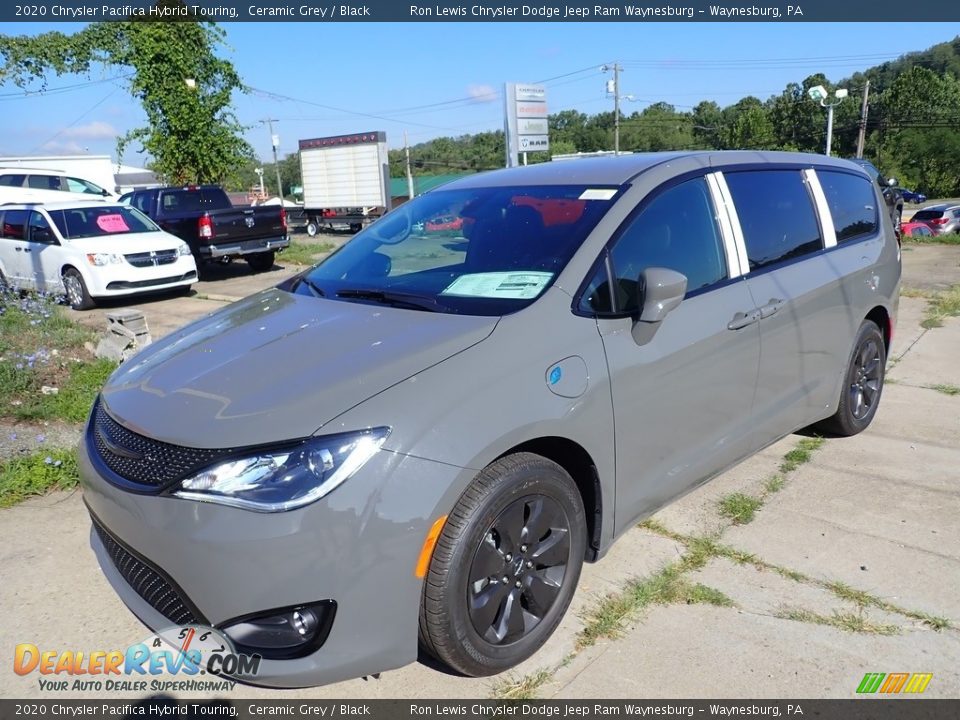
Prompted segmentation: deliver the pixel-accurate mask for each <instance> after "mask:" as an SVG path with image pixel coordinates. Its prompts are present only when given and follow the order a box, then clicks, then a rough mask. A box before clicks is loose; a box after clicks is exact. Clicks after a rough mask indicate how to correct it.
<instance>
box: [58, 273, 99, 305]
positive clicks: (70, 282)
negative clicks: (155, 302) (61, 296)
mask: <svg viewBox="0 0 960 720" xmlns="http://www.w3.org/2000/svg"><path fill="white" fill-rule="evenodd" d="M63 289H64V291H65V292H66V295H67V302H68V303H70V307H72V308H73V309H74V310H89V309H90V308H92V307H93V306H94V305H96V303H95V302H94V301H93V298H92V297H90V293H89V292H87V284H86V283H85V282H84V281H83V275H81V274H80V271H79V270H77V269H75V268H67V269H66V270H65V271H64V273H63Z"/></svg>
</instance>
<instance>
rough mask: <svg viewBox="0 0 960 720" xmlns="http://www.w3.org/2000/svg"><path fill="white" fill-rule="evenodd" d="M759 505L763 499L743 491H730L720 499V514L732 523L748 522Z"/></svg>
mask: <svg viewBox="0 0 960 720" xmlns="http://www.w3.org/2000/svg"><path fill="white" fill-rule="evenodd" d="M761 507H763V500H761V499H760V498H757V497H753V496H752V495H746V494H744V493H731V494H729V495H725V496H724V497H723V498H721V499H720V514H721V515H722V516H723V517H725V518H727V519H728V520H732V521H733V524H734V525H745V524H746V523H748V522H750V521H751V520H753V516H754V514H756V512H757V510H759V509H760V508H761Z"/></svg>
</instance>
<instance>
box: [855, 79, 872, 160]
mask: <svg viewBox="0 0 960 720" xmlns="http://www.w3.org/2000/svg"><path fill="white" fill-rule="evenodd" d="M869 95H870V81H869V80H867V81H866V84H864V86H863V103H862V104H861V105H860V133H859V134H858V135H857V157H858V158H862V157H863V144H864V142H865V141H866V138H867V112H868V109H869V106H868V105H867V97H868V96H869Z"/></svg>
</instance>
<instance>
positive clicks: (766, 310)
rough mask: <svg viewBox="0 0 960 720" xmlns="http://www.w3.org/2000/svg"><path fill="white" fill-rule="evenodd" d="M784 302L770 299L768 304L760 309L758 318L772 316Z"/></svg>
mask: <svg viewBox="0 0 960 720" xmlns="http://www.w3.org/2000/svg"><path fill="white" fill-rule="evenodd" d="M783 304H784V301H783V300H779V299H777V298H770V302H768V303H767V304H766V305H764V306H763V307H762V308H760V317H761V318H768V317H770V316H771V315H773V314H774V313H775V312H776V311H777V310H779V309H780V308H782V307H783Z"/></svg>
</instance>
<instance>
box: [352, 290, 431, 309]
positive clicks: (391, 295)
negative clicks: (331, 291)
mask: <svg viewBox="0 0 960 720" xmlns="http://www.w3.org/2000/svg"><path fill="white" fill-rule="evenodd" d="M337 297H340V298H347V299H350V298H355V299H357V300H371V301H373V302H378V303H384V304H385V305H394V306H397V307H401V306H406V307H411V308H416V309H417V310H429V311H430V312H449V310H450V308H448V307H447V306H446V305H443V304H442V303H439V302H437V301H436V300H434V299H433V298H432V297H427V296H425V295H416V294H414V293H404V292H394V291H392V290H368V289H363V288H346V289H344V290H338V291H337Z"/></svg>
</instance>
